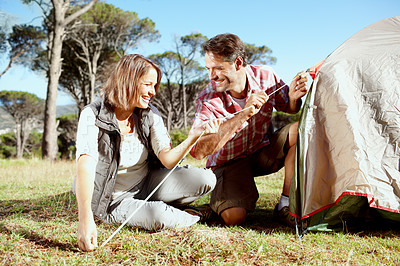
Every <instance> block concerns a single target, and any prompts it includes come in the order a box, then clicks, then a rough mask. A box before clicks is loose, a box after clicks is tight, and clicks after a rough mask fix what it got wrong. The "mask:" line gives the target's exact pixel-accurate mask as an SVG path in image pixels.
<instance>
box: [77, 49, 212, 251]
mask: <svg viewBox="0 0 400 266" xmlns="http://www.w3.org/2000/svg"><path fill="white" fill-rule="evenodd" d="M160 81H161V70H160V68H159V67H158V66H157V65H155V64H154V63H153V62H151V61H150V60H148V59H146V58H144V57H143V56H141V55H137V54H134V55H127V56H124V57H123V58H122V59H121V60H120V61H119V62H118V64H117V66H116V68H115V69H114V71H113V72H112V74H111V76H110V78H109V79H108V81H107V82H106V84H105V87H104V88H103V94H104V95H103V100H102V101H99V102H94V103H92V104H90V105H89V106H87V107H86V108H85V109H84V110H83V111H82V113H81V116H80V119H79V125H78V131H77V145H76V146H77V154H76V155H77V156H76V157H77V178H76V183H75V186H74V187H75V192H76V197H77V201H78V215H79V225H78V245H79V247H80V248H81V249H83V250H85V251H90V250H93V249H95V248H96V247H97V231H96V224H95V222H94V216H93V215H96V216H98V217H99V218H100V219H102V220H104V221H105V222H114V223H123V222H124V221H125V220H126V218H127V217H128V216H129V215H130V214H131V213H132V212H133V211H135V210H136V209H137V208H138V207H139V206H141V205H142V204H143V203H144V202H143V200H144V199H145V198H146V197H147V196H148V195H149V194H150V193H151V192H152V191H153V189H154V188H155V187H156V186H157V185H158V184H159V183H160V181H161V180H162V179H163V178H164V177H165V176H166V175H167V174H168V173H169V171H171V170H169V169H166V168H173V167H174V166H175V165H176V164H177V163H178V162H179V161H180V160H181V159H182V158H183V157H184V156H185V154H186V153H187V151H188V150H189V149H190V148H191V146H192V145H193V144H194V143H195V142H196V140H197V139H198V138H199V137H200V136H201V133H202V132H203V130H204V131H205V134H208V133H215V131H216V130H217V129H218V127H219V122H218V121H213V122H210V123H209V124H207V125H206V126H202V127H199V128H194V129H192V133H191V134H189V136H188V138H187V139H186V140H185V141H183V142H182V143H181V144H180V145H178V146H177V147H175V148H171V144H170V143H171V141H170V137H169V135H168V132H167V130H166V128H165V126H164V124H163V122H162V119H161V116H160V115H159V113H158V111H157V109H156V108H155V107H154V106H152V105H150V103H149V102H150V99H151V98H152V97H153V96H154V95H155V94H156V91H157V89H158V87H159V85H160ZM162 166H165V167H166V168H163V167H162ZM215 182H216V181H215V176H214V174H213V173H212V171H211V170H206V169H200V168H194V167H192V168H190V167H178V168H176V169H175V170H174V171H173V173H172V174H171V175H170V176H169V177H168V178H167V180H166V181H165V182H164V183H163V185H162V186H161V187H160V188H158V189H157V191H156V192H155V194H154V195H153V196H152V197H151V198H150V200H149V201H148V202H146V203H145V204H144V205H143V206H142V207H141V208H140V211H138V212H137V213H136V214H135V215H134V216H133V217H132V219H130V220H129V222H128V223H127V225H128V226H134V227H142V228H145V229H147V230H160V229H164V228H180V227H185V226H190V225H192V224H194V223H196V222H197V221H198V220H199V219H200V217H199V216H196V215H192V214H189V213H188V212H185V211H182V210H180V209H179V208H176V207H180V208H181V209H182V208H183V207H184V206H186V205H187V204H189V203H191V202H193V201H194V200H196V199H198V198H200V197H202V196H204V195H205V194H207V193H208V192H210V191H211V190H212V189H213V188H214V186H215Z"/></svg>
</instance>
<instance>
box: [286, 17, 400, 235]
mask: <svg viewBox="0 0 400 266" xmlns="http://www.w3.org/2000/svg"><path fill="white" fill-rule="evenodd" d="M290 212H291V214H292V215H294V216H295V217H297V219H296V220H297V222H298V229H301V230H300V231H303V230H309V231H318V230H323V231H338V230H349V229H351V228H353V227H359V226H363V225H366V224H368V223H369V222H373V221H380V222H381V221H387V222H389V223H390V224H394V225H397V224H399V225H400V223H399V222H400V17H392V18H388V19H384V20H382V21H379V22H377V23H374V24H372V25H370V26H368V27H366V28H364V29H362V30H361V31H359V32H358V33H356V34H355V35H354V36H352V37H351V38H350V39H348V40H347V41H346V42H344V43H343V44H342V45H341V46H340V47H338V48H337V49H336V50H335V51H334V52H333V53H332V54H330V55H329V56H328V57H327V58H326V59H325V60H324V62H323V64H322V66H321V68H320V69H319V72H318V74H317V75H316V77H315V80H314V82H313V84H312V86H311V88H310V91H309V93H308V95H307V97H306V100H305V103H304V106H303V111H302V114H301V118H300V123H299V137H298V144H297V150H296V161H295V171H294V176H293V180H292V185H291V191H290Z"/></svg>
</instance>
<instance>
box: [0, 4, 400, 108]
mask: <svg viewBox="0 0 400 266" xmlns="http://www.w3.org/2000/svg"><path fill="white" fill-rule="evenodd" d="M106 2H107V3H110V4H113V5H114V6H116V7H118V8H121V9H123V10H126V11H133V12H136V13H137V14H138V16H139V18H141V19H143V18H146V17H147V18H150V19H151V20H153V21H154V22H155V28H156V29H157V30H158V31H159V32H160V34H161V38H160V40H159V41H158V42H157V43H148V42H145V43H143V44H142V45H141V46H140V47H139V48H138V49H137V50H134V51H132V53H140V54H143V55H144V56H148V55H151V54H154V53H163V52H165V51H167V50H173V40H174V38H175V37H176V36H177V37H180V36H184V35H188V34H191V33H201V34H203V35H205V36H206V37H208V38H212V37H213V36H215V35H217V34H220V33H226V32H229V33H234V34H236V35H238V36H239V37H240V38H241V39H242V41H243V42H245V43H250V44H254V45H256V46H262V45H266V46H267V47H269V48H270V49H271V50H272V56H274V57H276V58H277V62H276V64H274V65H272V67H273V68H274V69H275V71H276V72H277V73H278V75H279V76H280V77H281V78H282V79H283V80H284V81H285V82H286V83H290V81H291V79H292V78H293V77H294V76H296V74H297V73H298V72H300V71H302V70H306V69H307V68H309V67H311V66H313V65H314V64H316V63H318V62H320V61H321V60H323V59H324V58H326V57H327V56H328V55H329V54H330V53H332V52H333V51H334V50H335V49H336V48H337V47H339V46H340V45H341V44H342V43H343V42H345V41H346V40H347V39H348V38H350V37H351V36H352V35H354V34H355V33H357V32H358V31H359V30H361V29H363V28H364V27H366V26H368V25H371V24H373V23H375V22H378V21H380V20H382V19H385V18H388V17H393V16H399V15H400V1H399V0H336V1H332V0H331V1H326V0H303V1H295V0H279V1H278V0H275V1H272V0H251V1H244V0H202V1H197V0H107V1H106ZM4 14H7V15H8V16H10V15H11V19H10V20H9V22H10V25H12V24H13V23H14V24H23V23H24V24H36V25H39V24H40V21H41V19H40V16H41V11H40V9H39V8H38V7H37V6H35V5H30V6H27V5H23V4H22V3H21V2H20V1H19V0H0V18H1V16H4ZM7 63H8V58H7V57H6V56H5V55H0V71H2V70H3V69H4V68H5V66H6V64H7ZM200 63H201V64H202V65H204V60H201V61H200ZM46 84H47V80H46V78H45V77H44V76H43V75H39V74H37V73H34V72H32V71H30V70H29V69H27V68H24V67H20V66H13V67H12V68H11V69H10V70H9V71H8V72H7V73H6V74H5V75H4V76H3V77H1V78H0V90H19V91H27V92H31V93H34V94H36V95H37V96H38V97H40V98H43V99H44V98H45V97H46V89H47V86H46ZM71 103H74V101H73V100H72V98H71V97H70V96H69V95H67V94H66V93H62V92H59V93H58V98H57V104H58V105H64V104H71Z"/></svg>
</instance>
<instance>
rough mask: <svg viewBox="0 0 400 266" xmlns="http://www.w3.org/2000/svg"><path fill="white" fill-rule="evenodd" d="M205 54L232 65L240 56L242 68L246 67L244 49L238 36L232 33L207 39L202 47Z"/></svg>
mask: <svg viewBox="0 0 400 266" xmlns="http://www.w3.org/2000/svg"><path fill="white" fill-rule="evenodd" d="M203 51H204V52H205V53H212V54H213V55H216V56H220V57H222V58H223V60H225V61H227V62H230V63H233V62H234V61H235V59H236V58H237V57H238V56H240V57H241V58H243V66H246V65H247V55H246V49H245V46H244V44H243V42H242V41H241V40H240V38H239V37H238V36H236V35H235V34H232V33H224V34H219V35H217V36H215V37H213V38H211V39H209V40H208V41H207V42H206V43H204V45H203Z"/></svg>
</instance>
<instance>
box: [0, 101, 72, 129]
mask: <svg viewBox="0 0 400 266" xmlns="http://www.w3.org/2000/svg"><path fill="white" fill-rule="evenodd" d="M76 113H78V107H77V106H76V105H75V104H69V105H60V106H57V117H59V116H61V115H68V114H76ZM43 116H44V114H43ZM13 129H14V119H13V118H12V117H11V115H9V114H8V113H7V112H6V111H4V110H3V108H0V134H4V133H7V132H10V131H12V130H13ZM38 130H39V131H41V130H42V128H40V129H38Z"/></svg>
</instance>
